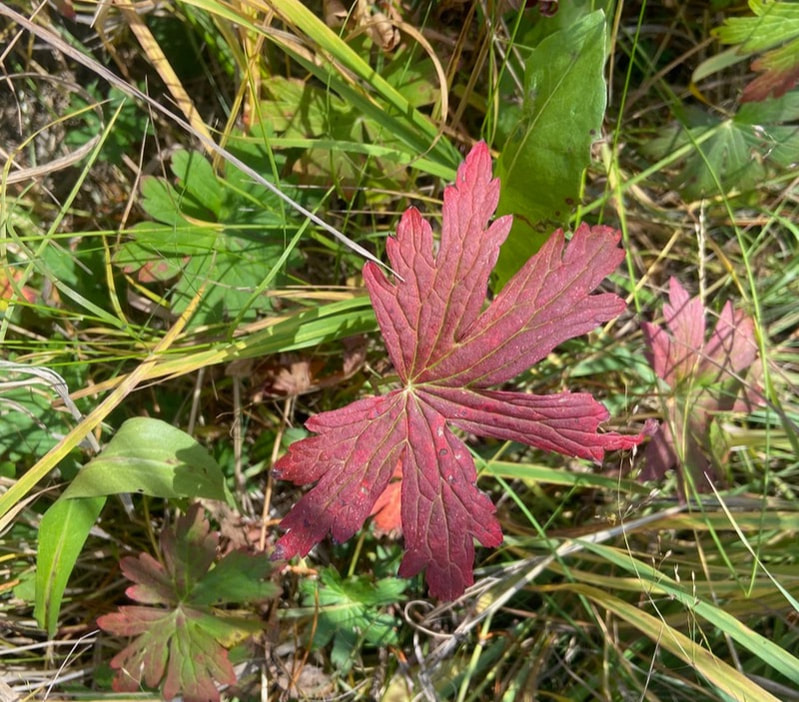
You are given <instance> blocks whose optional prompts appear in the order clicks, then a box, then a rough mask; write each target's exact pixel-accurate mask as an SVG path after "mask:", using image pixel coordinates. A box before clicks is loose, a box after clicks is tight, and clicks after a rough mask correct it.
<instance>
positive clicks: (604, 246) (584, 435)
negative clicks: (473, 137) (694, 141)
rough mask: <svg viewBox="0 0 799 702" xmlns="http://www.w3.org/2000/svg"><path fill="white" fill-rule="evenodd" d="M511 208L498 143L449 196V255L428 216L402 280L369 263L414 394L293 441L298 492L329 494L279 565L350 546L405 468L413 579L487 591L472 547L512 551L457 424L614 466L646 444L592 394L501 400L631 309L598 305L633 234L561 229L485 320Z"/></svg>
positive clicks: (296, 517)
mask: <svg viewBox="0 0 799 702" xmlns="http://www.w3.org/2000/svg"><path fill="white" fill-rule="evenodd" d="M498 198H499V181H498V180H496V179H493V178H492V176H491V160H490V156H489V153H488V148H487V147H486V145H485V144H478V145H477V146H476V147H475V148H474V149H473V150H472V152H471V153H470V154H469V156H467V158H466V161H465V162H464V163H463V164H462V165H461V167H460V169H459V170H458V176H457V181H456V183H455V185H454V186H450V187H448V188H447V189H446V191H445V193H444V210H443V214H444V217H443V227H442V233H441V242H440V246H439V248H438V252H437V253H434V245H433V233H432V230H431V229H430V226H429V225H428V224H427V222H425V221H424V220H423V219H422V217H421V215H420V214H419V212H418V211H417V210H415V209H410V210H408V211H407V212H406V213H405V215H404V216H403V218H402V220H401V222H400V225H399V228H398V231H397V238H396V239H389V240H388V242H387V249H388V255H389V259H390V262H391V266H392V267H393V269H394V271H396V273H397V274H398V275H399V276H401V280H398V281H397V282H393V283H392V282H390V281H389V280H388V279H387V278H386V277H385V275H384V274H383V272H382V271H381V270H380V269H379V268H378V267H377V266H375V265H373V264H369V263H367V264H366V266H365V268H364V279H365V281H366V286H367V288H368V290H369V294H370V296H371V299H372V304H373V306H374V308H375V315H376V317H377V320H378V323H379V325H380V328H381V330H382V332H383V337H384V339H385V342H386V347H387V350H388V353H389V356H390V357H391V360H392V362H393V363H394V366H395V368H396V370H397V374H398V375H399V378H400V381H401V384H402V386H401V387H400V388H398V389H396V390H394V391H393V392H390V393H388V394H387V395H383V396H380V397H369V398H365V399H362V400H359V401H357V402H354V403H352V404H351V405H349V406H347V407H344V408H342V409H339V410H336V411H333V412H325V413H322V414H319V415H316V416H315V417H312V418H311V419H310V420H309V421H308V422H307V423H306V427H307V428H308V429H309V430H310V431H313V432H315V433H316V434H318V436H315V437H311V438H308V439H304V440H302V441H299V442H297V443H295V444H293V445H292V446H291V447H290V449H289V452H288V453H287V454H286V455H285V456H283V457H282V458H281V459H280V460H279V461H278V462H277V464H276V465H275V472H276V474H277V475H278V476H279V477H281V478H283V479H286V480H291V481H293V482H295V483H297V484H303V483H310V482H317V484H316V486H315V487H314V488H313V489H312V490H311V491H310V492H309V493H308V494H307V495H305V496H304V497H303V498H302V499H301V500H300V501H299V502H298V503H297V505H295V507H294V509H293V510H292V511H291V512H290V513H289V514H288V516H286V517H285V519H284V520H283V522H282V526H283V528H285V529H286V530H287V531H288V533H286V534H285V535H284V536H283V537H282V538H281V539H280V540H279V541H278V544H277V548H276V552H275V556H274V557H275V558H291V557H293V556H295V555H304V554H306V553H307V552H308V551H309V550H310V549H311V547H312V546H313V545H314V544H315V543H317V542H318V541H320V540H321V539H323V538H324V537H325V536H326V534H327V533H328V532H330V533H331V534H332V536H333V538H334V539H336V540H338V541H344V540H345V539H348V538H350V537H351V536H352V535H353V534H354V533H355V532H356V531H357V530H358V529H359V528H360V526H361V525H362V524H363V522H364V520H365V519H366V517H367V516H368V515H369V514H370V512H371V511H372V509H373V508H374V506H375V504H376V502H377V500H378V498H379V497H380V495H381V494H382V493H383V492H384V491H385V490H386V488H387V486H388V485H389V482H390V480H391V478H392V476H393V475H394V471H395V468H396V466H397V463H398V462H401V465H402V481H401V515H402V530H403V534H404V537H405V548H406V554H405V557H404V559H403V561H402V563H401V565H400V570H399V573H400V575H401V576H404V577H409V576H412V575H414V574H416V573H418V572H419V571H421V570H422V569H426V576H427V582H428V584H429V586H430V593H431V594H432V595H433V596H436V597H441V598H445V599H451V598H454V597H457V596H458V595H460V594H461V593H462V592H463V590H464V588H466V587H467V586H468V585H470V584H472V582H473V574H472V565H473V561H474V539H477V540H478V541H479V542H480V543H482V544H483V545H485V546H498V545H499V544H500V543H501V542H502V532H501V529H500V526H499V522H498V521H497V519H496V518H495V517H494V507H493V505H492V503H491V500H490V499H489V498H488V497H487V496H486V495H485V494H483V493H482V492H481V491H480V490H479V489H478V488H477V487H476V485H475V483H476V480H477V474H476V470H475V466H474V461H473V460H472V457H471V455H470V453H469V451H468V450H467V448H466V446H465V445H464V444H463V442H462V441H461V439H459V438H458V437H457V436H456V435H455V434H454V433H453V432H452V429H451V428H450V427H457V428H459V429H461V430H463V431H466V432H469V433H473V434H477V435H479V436H485V437H494V438H498V439H509V440H513V441H520V442H523V443H525V444H528V445H531V446H535V447H538V448H542V449H545V450H552V451H560V452H562V453H566V454H569V455H573V456H581V457H584V458H592V459H594V460H601V458H602V456H603V454H604V452H605V450H608V449H616V448H627V447H631V446H633V445H635V444H637V443H638V442H639V441H640V440H641V438H642V437H641V436H622V435H619V434H614V433H608V434H599V433H597V427H598V425H599V424H600V423H601V422H602V421H604V420H605V419H607V415H608V413H607V410H606V409H605V408H604V407H603V406H602V405H600V404H599V403H598V402H596V401H595V400H594V399H593V398H592V397H591V396H590V395H588V394H582V393H580V394H570V393H561V394H558V395H551V396H546V397H542V396H537V395H529V394H523V393H514V392H503V391H498V390H491V389H490V388H491V387H492V386H495V385H497V384H500V383H503V382H505V381H507V380H510V379H511V378H513V377H514V376H516V375H517V374H518V373H520V372H522V371H524V370H526V369H528V368H529V367H530V366H531V365H532V364H534V363H535V362H536V361H538V360H539V359H541V358H543V357H544V356H546V355H547V354H548V353H549V352H550V351H552V349H554V348H555V346H557V345H558V344H560V343H561V342H563V341H565V340H567V339H570V338H572V337H574V336H577V335H579V334H584V333H585V332H587V331H590V330H591V329H593V328H595V327H596V326H597V325H598V324H600V323H601V322H604V321H606V320H608V319H611V318H613V317H614V316H616V315H618V314H619V313H620V312H621V311H622V310H623V309H624V302H623V301H622V300H621V299H620V298H618V297H617V296H616V295H613V294H607V293H606V294H600V295H591V294H590V293H591V292H592V291H593V290H594V289H595V288H596V286H597V285H599V283H600V282H601V281H602V279H603V278H604V277H605V276H607V275H608V274H609V273H610V272H611V271H613V269H614V268H616V266H617V265H618V264H619V262H620V261H621V260H622V258H623V256H624V254H623V252H622V250H621V249H620V248H619V247H618V241H619V237H620V233H619V232H617V231H614V230H612V229H610V228H609V227H601V226H597V227H588V226H587V225H582V226H581V227H580V228H579V229H578V230H577V232H576V233H575V234H574V237H573V238H572V240H571V241H570V242H569V243H566V242H565V238H564V235H563V232H562V231H560V230H559V231H557V232H555V233H554V234H553V235H552V237H551V238H550V239H549V241H548V242H547V243H546V244H545V245H544V247H543V248H542V249H541V250H540V251H539V253H538V254H536V256H534V257H533V258H531V259H530V260H529V261H528V262H527V264H526V265H525V266H524V267H523V268H522V269H521V270H520V271H519V273H518V274H517V275H516V276H514V277H513V278H512V279H511V280H510V281H509V282H508V284H507V285H506V286H505V287H504V288H503V290H502V292H501V293H500V294H499V295H497V297H496V299H495V300H494V301H493V302H492V303H491V305H489V306H488V307H487V308H485V309H484V303H485V297H486V288H487V284H488V277H489V274H490V273H491V269H492V267H493V266H494V264H495V263H496V260H497V256H498V254H499V247H500V245H501V244H502V242H503V241H504V239H505V237H506V236H507V234H508V231H509V229H510V226H511V218H510V217H502V218H500V219H498V220H496V221H495V222H494V223H493V224H491V225H490V226H489V225H488V221H489V219H490V218H491V216H492V215H493V213H494V211H495V209H496V206H497V200H498Z"/></svg>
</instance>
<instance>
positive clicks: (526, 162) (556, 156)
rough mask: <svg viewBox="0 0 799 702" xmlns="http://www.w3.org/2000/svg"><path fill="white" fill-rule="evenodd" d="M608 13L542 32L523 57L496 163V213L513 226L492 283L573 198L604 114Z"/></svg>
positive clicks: (558, 220)
mask: <svg viewBox="0 0 799 702" xmlns="http://www.w3.org/2000/svg"><path fill="white" fill-rule="evenodd" d="M605 34H606V29H605V14H604V12H602V11H601V10H597V11H596V12H592V13H590V14H588V15H586V16H584V17H583V18H582V19H581V20H579V21H578V22H576V23H575V24H573V25H572V26H570V27H568V29H563V30H560V31H557V32H555V33H553V34H551V35H549V36H548V37H546V38H545V39H544V40H543V41H541V43H540V44H539V45H538V46H537V47H536V48H535V49H534V50H533V51H532V52H531V53H530V55H529V57H528V58H527V60H526V62H525V78H524V88H525V92H524V102H523V105H522V114H521V118H520V119H519V121H518V123H517V124H516V126H515V128H514V129H513V130H512V131H511V133H510V136H509V137H508V140H507V142H506V143H505V146H504V148H503V151H502V154H501V155H500V158H499V161H498V162H497V175H498V176H499V178H500V180H501V182H502V191H501V195H500V200H499V209H498V214H513V215H514V216H515V220H514V223H513V229H512V230H511V233H510V235H509V236H508V239H507V241H506V242H505V244H504V246H503V247H502V251H501V253H500V256H499V262H498V263H497V267H496V269H495V271H494V276H495V280H496V283H497V287H502V286H503V285H504V284H505V283H506V282H507V280H508V279H509V278H510V277H511V276H512V275H513V274H514V273H515V272H516V271H517V270H518V269H519V268H520V267H521V266H522V265H523V264H524V262H525V261H526V260H527V259H528V258H530V256H532V255H533V254H534V253H535V252H536V251H538V249H539V248H540V247H541V245H542V244H543V243H544V241H546V239H547V238H548V236H549V233H550V232H551V231H552V229H553V225H556V226H557V225H562V224H564V223H565V222H567V220H568V219H569V216H570V214H571V212H572V210H573V208H574V207H575V205H576V204H577V202H578V200H579V196H580V185H581V181H582V176H583V172H584V170H585V168H586V167H587V166H588V165H589V163H590V157H591V144H592V143H593V142H594V141H596V139H597V138H598V137H599V135H600V130H601V127H602V118H603V116H604V113H605V103H606V85H605V77H604V65H605V58H606V54H607V50H606V37H605Z"/></svg>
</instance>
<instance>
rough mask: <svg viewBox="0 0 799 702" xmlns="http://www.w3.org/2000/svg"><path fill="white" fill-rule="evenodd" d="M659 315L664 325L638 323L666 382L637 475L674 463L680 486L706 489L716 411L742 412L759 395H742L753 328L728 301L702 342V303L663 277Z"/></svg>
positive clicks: (711, 475) (659, 473)
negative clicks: (659, 417)
mask: <svg viewBox="0 0 799 702" xmlns="http://www.w3.org/2000/svg"><path fill="white" fill-rule="evenodd" d="M663 316H664V318H665V327H661V326H658V325H656V324H652V323H650V322H644V323H643V325H642V327H643V332H644V339H645V340H646V343H647V345H648V347H649V354H648V355H649V361H650V363H651V365H652V368H653V369H654V371H655V373H656V375H657V376H658V377H659V378H660V379H661V380H662V381H663V383H664V385H665V387H664V388H663V389H662V390H663V391H662V397H663V398H664V408H665V410H664V411H665V415H666V416H665V420H666V421H665V422H664V423H663V424H662V425H661V427H660V429H659V430H658V432H657V433H656V434H655V435H654V436H653V437H652V440H651V441H650V442H649V445H648V446H647V449H646V455H645V458H646V465H645V467H644V469H643V471H642V473H641V476H640V477H641V478H642V479H644V480H652V479H658V478H661V477H663V476H664V475H665V474H666V472H667V471H669V470H670V469H672V468H677V469H678V471H679V472H680V478H681V489H683V491H684V488H685V483H686V482H688V481H690V482H691V483H692V485H693V486H694V488H695V489H697V490H699V491H705V490H708V489H709V488H710V485H711V484H712V483H713V482H714V481H715V480H716V478H717V477H718V471H717V469H716V466H715V465H714V463H718V462H719V461H718V457H719V455H720V450H719V448H718V446H717V443H718V442H715V443H714V441H713V439H712V436H713V433H712V432H711V423H712V422H713V419H714V418H715V417H716V416H717V415H718V414H719V413H721V412H729V411H732V410H738V411H741V410H745V409H747V408H748V407H749V405H750V404H751V403H752V402H753V401H756V400H757V398H756V393H752V392H750V393H748V394H744V395H742V394H741V391H742V389H743V387H744V384H743V374H744V373H745V372H746V370H747V369H748V368H749V367H750V366H751V365H752V364H753V363H754V362H755V360H756V359H757V343H756V341H755V326H754V322H753V321H752V318H751V317H749V316H747V315H746V314H745V313H744V312H742V311H741V310H733V307H732V303H730V302H729V301H728V302H727V303H726V304H725V305H724V308H723V309H722V311H721V315H720V316H719V319H718V321H717V322H716V326H715V328H714V330H713V333H712V334H711V335H710V338H709V339H708V340H707V341H705V307H704V305H703V304H702V300H701V299H700V298H699V297H694V298H691V297H690V296H689V294H688V292H687V291H686V290H685V288H684V287H683V286H682V285H681V284H680V282H679V281H678V280H677V279H676V278H671V279H670V280H669V302H668V303H666V304H665V305H663ZM722 451H723V449H722Z"/></svg>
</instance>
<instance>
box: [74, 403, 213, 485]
mask: <svg viewBox="0 0 799 702" xmlns="http://www.w3.org/2000/svg"><path fill="white" fill-rule="evenodd" d="M120 493H139V494H144V495H150V496H152V497H163V498H207V499H212V500H225V499H226V491H225V482H224V477H223V475H222V469H221V468H220V467H219V464H218V463H217V462H216V461H215V460H214V459H213V458H212V457H211V455H210V454H209V453H208V451H206V450H205V449H204V448H203V447H202V446H201V445H200V444H199V443H197V441H195V440H194V439H193V438H192V437H191V436H189V435H188V434H186V432H184V431H181V430H180V429H178V428H176V427H173V426H172V425H171V424H167V423H166V422H163V421H161V420H160V419H150V418H143V417H137V418H134V419H129V420H128V421H126V422H125V423H124V424H123V425H122V426H121V427H120V428H119V431H118V432H117V433H116V434H115V435H114V437H113V438H112V439H111V441H109V442H108V445H107V446H106V447H105V449H104V450H103V451H102V453H100V454H99V455H98V456H97V457H96V458H94V459H92V460H91V461H90V462H89V463H87V464H86V465H85V466H84V467H83V468H82V469H81V471H80V472H79V473H78V475H77V476H76V477H75V479H74V480H73V481H72V483H71V484H70V486H69V487H68V488H67V489H66V491H65V492H64V495H63V496H62V499H74V498H77V497H96V496H99V495H115V494H120Z"/></svg>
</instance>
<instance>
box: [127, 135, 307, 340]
mask: <svg viewBox="0 0 799 702" xmlns="http://www.w3.org/2000/svg"><path fill="white" fill-rule="evenodd" d="M262 150H263V148H262ZM253 159H254V161H258V160H259V159H258V158H254V157H253V158H250V159H248V160H253ZM261 166H263V164H261ZM172 171H173V172H174V174H175V176H176V180H177V184H176V185H174V186H173V185H172V184H171V183H169V182H168V181H167V180H166V179H163V178H153V177H150V178H146V179H144V181H143V182H142V199H141V205H142V207H143V208H144V209H145V211H146V212H147V213H148V214H149V215H150V217H151V218H152V219H153V220H155V221H153V222H140V223H138V224H136V225H135V226H133V227H132V228H131V229H129V230H128V232H127V233H128V234H129V237H130V238H129V239H128V240H127V241H125V242H123V243H122V244H121V245H120V246H119V247H118V249H117V250H116V251H115V253H114V263H115V264H116V265H117V266H118V267H120V268H121V269H122V270H123V271H124V272H125V273H128V274H129V275H133V276H136V278H137V279H138V282H140V283H142V284H144V285H153V286H155V288H156V289H155V290H154V291H153V292H154V294H156V295H158V296H159V297H160V298H161V299H162V300H164V303H163V304H164V305H165V306H168V307H169V311H170V312H171V313H172V314H173V315H179V314H181V313H182V312H183V311H185V309H186V308H187V306H188V305H189V303H190V302H191V301H192V300H193V299H194V297H195V296H196V295H197V294H198V291H200V290H201V289H202V290H203V294H202V297H201V299H200V303H199V305H198V308H197V311H196V312H195V314H194V316H193V317H192V319H191V321H190V324H192V325H200V324H214V323H220V322H225V321H229V320H233V319H235V320H237V321H251V320H253V319H255V318H256V317H257V316H260V315H263V314H265V313H268V312H269V311H271V309H272V304H271V299H270V297H269V296H268V295H266V294H263V293H265V292H266V291H267V288H268V286H270V285H272V284H274V283H280V282H281V280H282V279H283V277H282V276H283V269H284V268H285V267H286V266H287V265H290V264H291V262H292V261H293V259H294V256H295V254H294V250H293V246H292V245H290V244H289V229H288V227H289V224H290V218H291V217H294V216H295V215H294V213H293V211H291V212H289V211H287V210H286V208H285V206H284V205H283V203H282V202H281V201H280V200H279V198H277V196H275V195H274V194H273V193H271V192H270V191H269V190H267V189H266V188H264V187H262V186H260V185H258V184H257V183H254V182H253V181H252V179H251V178H249V177H248V176H246V175H245V174H244V173H242V172H241V171H240V170H238V169H237V168H235V167H233V166H230V165H229V164H226V165H225V170H224V173H222V174H220V175H217V174H216V173H215V172H214V170H213V168H212V166H211V164H210V163H209V162H208V161H207V160H206V159H205V157H204V156H202V155H201V154H199V153H190V152H186V151H179V152H177V153H176V154H175V155H174V156H173V158H172ZM281 188H282V189H283V191H284V192H286V193H287V194H291V196H292V197H294V198H295V199H297V200H303V201H304V204H305V205H306V206H311V207H312V206H313V205H314V203H313V202H311V201H310V198H312V197H313V196H312V195H309V194H308V193H307V192H306V193H305V194H304V195H297V196H295V193H294V192H293V188H291V187H289V186H285V185H281ZM301 224H302V223H301V220H300V219H299V218H297V219H296V220H295V221H293V222H292V223H291V232H292V233H295V232H296V231H297V230H298V229H299V228H300V226H301ZM265 281H266V282H265ZM256 292H257V294H255V293H256Z"/></svg>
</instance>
